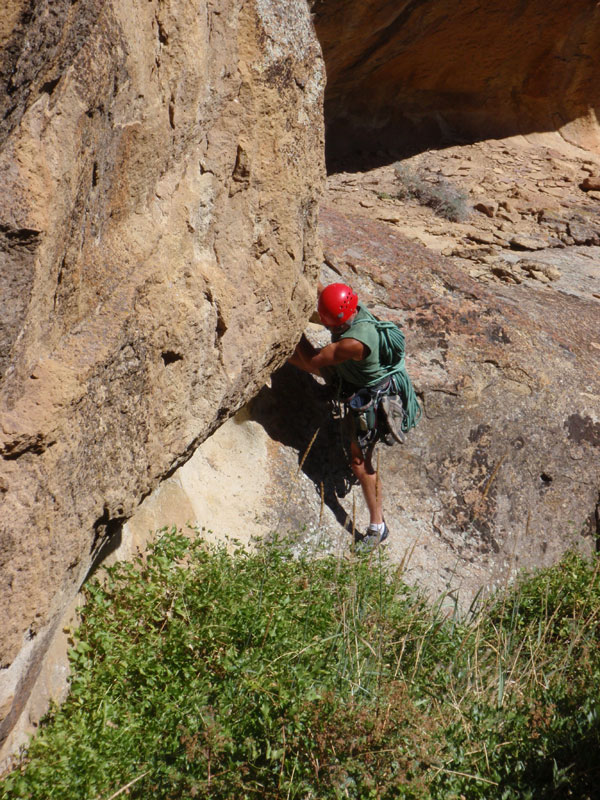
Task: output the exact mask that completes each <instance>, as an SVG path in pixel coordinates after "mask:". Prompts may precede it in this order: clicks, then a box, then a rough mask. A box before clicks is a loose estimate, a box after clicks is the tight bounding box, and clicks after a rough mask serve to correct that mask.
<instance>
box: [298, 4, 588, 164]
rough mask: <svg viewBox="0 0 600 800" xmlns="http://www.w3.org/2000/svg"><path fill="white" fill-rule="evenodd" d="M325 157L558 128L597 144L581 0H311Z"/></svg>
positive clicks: (571, 138) (567, 135)
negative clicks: (322, 70) (321, 72)
mask: <svg viewBox="0 0 600 800" xmlns="http://www.w3.org/2000/svg"><path fill="white" fill-rule="evenodd" d="M313 11H314V13H315V26H316V29H317V33H318V35H319V39H320V41H321V44H322V46H323V53H324V57H325V63H326V65H327V76H328V77H327V92H326V99H325V114H326V120H327V146H328V157H329V156H337V157H340V156H341V157H343V156H344V155H345V154H347V153H348V152H350V151H355V150H356V149H357V148H364V149H365V150H367V151H371V152H372V151H373V150H378V149H379V150H381V149H388V148H389V149H391V150H394V151H395V152H397V151H399V150H400V151H404V152H406V151H412V152H415V151H416V150H417V149H423V147H424V146H427V145H429V146H437V145H439V144H448V143H450V142H456V141H461V140H462V141H464V140H465V139H475V138H489V137H495V138H499V137H503V136H509V135H513V134H516V133H530V132H532V131H549V130H559V129H560V130H561V132H562V134H563V136H564V137H565V138H566V139H568V140H569V141H571V142H573V143H576V144H578V145H580V146H583V147H586V148H588V149H595V150H598V149H599V148H600V128H599V126H598V121H597V113H598V109H599V108H600V85H599V83H598V80H597V75H598V68H599V66H600V46H599V45H600V9H599V8H598V6H597V5H596V4H595V3H589V2H588V1H587V0H550V1H548V0H533V2H528V3H523V2H521V0H508V2H504V1H503V0H492V2H488V3H484V4H482V3H479V2H475V0H467V1H466V2H465V0H449V2H440V0H437V1H436V0H404V1H403V2H396V0H376V2H369V3H365V2H358V1H357V2H348V0H314V2H313Z"/></svg>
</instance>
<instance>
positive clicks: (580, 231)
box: [569, 220, 600, 245]
mask: <svg viewBox="0 0 600 800" xmlns="http://www.w3.org/2000/svg"><path fill="white" fill-rule="evenodd" d="M569 234H570V235H571V238H572V239H573V241H574V242H575V244H587V245H590V244H600V226H598V227H596V226H594V225H591V224H590V223H588V222H587V221H582V222H577V221H576V220H569Z"/></svg>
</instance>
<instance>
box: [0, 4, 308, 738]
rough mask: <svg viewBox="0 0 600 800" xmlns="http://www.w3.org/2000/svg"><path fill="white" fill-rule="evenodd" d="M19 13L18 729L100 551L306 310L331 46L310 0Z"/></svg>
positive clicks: (1, 274) (6, 489)
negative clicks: (314, 20)
mask: <svg viewBox="0 0 600 800" xmlns="http://www.w3.org/2000/svg"><path fill="white" fill-rule="evenodd" d="M26 11H27V13H25V12H26ZM0 37H1V41H2V45H3V48H2V54H1V57H0V112H1V113H0V119H2V124H1V125H0V176H1V181H2V186H1V191H0V259H1V261H2V264H1V266H0V293H1V294H2V308H3V310H5V311H4V312H3V319H2V323H1V327H0V353H1V354H2V355H1V357H0V374H1V384H0V463H1V467H0V469H1V473H2V475H1V478H0V486H1V487H2V491H0V506H1V510H0V561H1V564H0V570H1V572H0V578H1V582H2V583H1V586H2V591H1V595H2V610H1V611H0V618H1V619H2V621H3V625H2V637H1V639H0V666H1V668H2V670H3V672H2V673H0V674H1V676H2V677H3V678H6V685H7V686H8V685H9V684H10V685H12V686H15V687H17V688H16V691H15V692H14V699H13V702H12V703H11V709H10V711H9V712H8V714H7V715H6V716H5V719H4V722H3V723H2V724H1V725H0V742H1V740H3V739H4V738H5V737H6V735H7V733H8V731H9V730H10V729H11V727H12V726H13V724H14V722H15V720H16V719H17V717H18V716H19V713H20V711H21V709H22V708H23V704H24V702H25V700H26V697H27V694H28V692H29V690H30V688H31V686H32V685H33V683H34V682H35V678H36V675H37V671H38V669H39V666H40V663H41V659H42V655H43V652H44V651H45V649H46V648H47V647H48V645H49V642H50V641H51V639H52V636H53V632H54V630H55V628H56V625H57V621H58V620H59V618H60V615H61V612H62V610H63V609H64V608H65V607H66V606H67V605H68V603H69V602H70V600H71V598H72V597H73V595H74V593H75V592H76V590H77V588H78V587H79V585H80V584H81V582H82V580H83V579H84V577H85V575H86V574H87V572H88V570H89V568H90V564H91V563H92V560H93V559H94V558H95V557H96V556H97V554H98V553H99V551H100V550H101V549H102V547H103V546H105V545H107V543H109V542H111V541H114V540H115V539H116V538H118V535H119V529H120V525H121V522H122V521H123V520H124V519H125V518H126V517H128V516H129V515H130V514H131V513H132V511H133V509H134V508H135V507H136V506H137V504H138V503H139V501H140V500H141V498H142V497H144V496H145V495H147V494H148V493H149V492H150V491H151V490H152V489H153V488H154V487H155V486H156V485H157V483H158V482H159V481H160V480H161V478H162V477H164V476H165V475H167V474H169V473H170V472H171V471H172V470H173V469H175V467H177V466H178V465H179V464H181V463H183V462H184V461H185V460H186V459H187V458H188V457H189V456H190V455H191V454H192V452H193V451H194V449H195V447H196V446H197V445H198V443H199V442H200V441H202V440H203V439H204V438H206V437H207V436H208V435H209V434H210V433H211V432H212V431H213V430H214V429H215V428H216V427H217V426H218V425H219V424H220V423H221V422H222V421H223V419H225V418H226V417H227V416H228V415H230V414H231V413H233V412H234V411H235V410H236V409H237V408H239V407H240V405H242V404H243V403H244V402H245V401H246V400H248V399H249V398H250V397H251V396H252V395H253V394H254V393H256V391H257V390H258V389H259V388H260V387H261V386H262V385H263V384H264V382H265V381H266V380H267V378H268V376H269V375H270V373H271V372H272V370H273V369H274V368H275V367H276V366H278V365H279V364H281V363H282V361H283V360H285V357H286V355H287V354H288V353H289V352H290V350H291V348H292V347H293V345H294V342H295V340H296V338H297V336H298V335H299V332H300V330H301V329H302V327H303V326H304V324H305V321H306V318H307V316H308V314H309V313H310V309H311V307H312V300H313V292H314V290H313V287H314V280H315V277H316V269H317V266H316V264H317V256H318V243H317V239H316V232H315V222H316V207H317V201H318V198H319V195H320V191H321V187H322V180H323V159H322V147H323V130H322V91H323V82H324V70H323V65H322V61H321V57H320V48H319V46H318V43H317V41H316V39H315V36H314V31H313V28H312V25H311V21H310V16H309V11H308V8H307V6H306V4H305V2H304V0H293V2H291V3H290V2H283V0H250V2H241V0H219V2H218V3H213V2H211V1H210V0H206V2H205V0H199V1H198V2H193V3H189V2H184V0H167V2H163V0H149V1H148V0H144V1H143V2H141V1H139V0H134V2H125V0H106V1H105V0H80V2H78V3H75V4H74V3H72V2H71V0H39V2H36V3H29V2H27V3H26V2H25V1H24V0H11V2H9V3H8V7H7V5H6V3H5V4H4V7H3V11H2V19H1V21H0ZM19 654H21V656H22V657H20V656H19ZM10 665H12V666H10ZM17 673H18V674H17ZM7 691H8V690H7ZM7 697H8V695H5V696H4V697H3V696H1V694H0V706H1V707H5V706H6V700H7Z"/></svg>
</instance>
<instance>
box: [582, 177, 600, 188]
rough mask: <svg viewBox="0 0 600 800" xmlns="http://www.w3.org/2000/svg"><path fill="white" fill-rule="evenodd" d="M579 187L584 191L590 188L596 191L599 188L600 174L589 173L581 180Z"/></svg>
mask: <svg viewBox="0 0 600 800" xmlns="http://www.w3.org/2000/svg"><path fill="white" fill-rule="evenodd" d="M579 188H580V189H583V191H584V192H589V191H590V189H592V190H593V191H595V192H597V191H598V190H600V176H592V175H590V177H589V178H584V179H583V181H582V182H581V183H580V184H579Z"/></svg>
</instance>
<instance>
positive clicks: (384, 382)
mask: <svg viewBox="0 0 600 800" xmlns="http://www.w3.org/2000/svg"><path fill="white" fill-rule="evenodd" d="M317 310H318V313H319V317H320V319H321V322H322V323H323V325H324V326H325V327H326V328H327V329H328V330H329V331H330V333H331V339H332V341H331V344H328V345H326V346H325V347H320V348H316V347H314V346H313V345H312V344H311V343H310V342H309V341H308V339H307V338H306V336H304V334H303V335H302V338H301V339H300V341H299V342H298V345H297V346H296V349H295V351H294V353H293V354H292V356H291V358H290V363H291V364H293V365H294V366H296V367H299V368H300V369H303V370H305V371H306V372H311V373H313V374H315V375H320V376H322V377H323V378H325V380H326V382H328V383H332V384H333V385H334V387H335V390H336V392H337V397H338V399H339V401H340V404H341V406H342V407H343V409H344V411H345V414H344V428H345V430H346V432H347V434H348V435H349V438H350V467H351V469H352V472H353V473H354V475H355V477H356V478H357V479H358V482H359V483H360V486H361V489H362V492H363V495H364V498H365V502H366V504H367V508H368V510H369V517H370V522H369V526H368V528H367V531H366V533H365V535H364V536H363V537H362V538H361V540H360V543H361V546H362V547H372V546H375V545H378V544H380V543H382V542H384V541H385V540H386V539H387V538H388V535H389V530H388V527H387V524H386V522H385V519H384V517H383V504H382V492H381V480H380V477H379V472H378V470H377V469H375V467H374V466H373V453H374V449H375V445H376V444H377V442H378V441H380V440H383V441H384V442H385V443H386V444H393V443H394V441H398V442H402V441H404V434H405V433H406V431H408V430H409V429H410V428H411V427H413V426H414V425H415V424H416V422H417V420H418V418H419V416H420V413H421V411H420V408H419V405H418V402H417V399H416V396H415V393H414V389H413V387H412V384H411V382H410V379H409V377H408V374H407V372H406V369H405V366H404V337H403V335H402V333H401V331H400V330H399V329H398V328H397V326H395V325H394V324H393V323H390V322H382V321H380V320H378V319H377V318H376V317H374V316H373V315H372V314H371V313H370V312H369V311H368V310H367V309H366V308H365V307H364V306H362V305H361V304H360V303H359V301H358V296H357V295H356V293H355V292H354V291H353V290H352V288H351V287H350V286H347V285H346V284H343V283H333V284H330V285H329V286H326V287H323V286H322V285H321V284H319V286H318V307H317ZM390 332H391V335H390Z"/></svg>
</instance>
